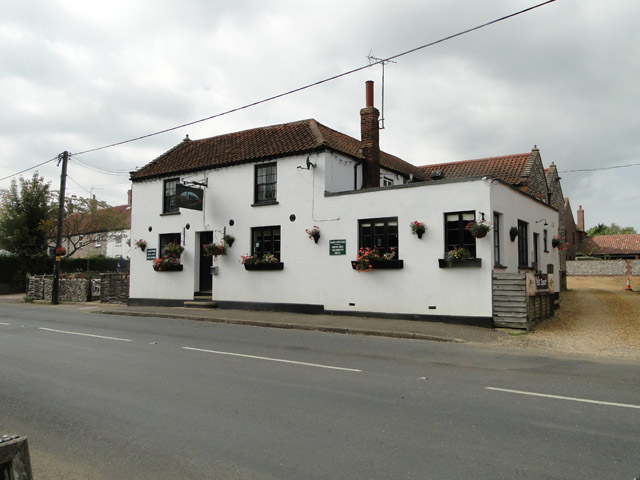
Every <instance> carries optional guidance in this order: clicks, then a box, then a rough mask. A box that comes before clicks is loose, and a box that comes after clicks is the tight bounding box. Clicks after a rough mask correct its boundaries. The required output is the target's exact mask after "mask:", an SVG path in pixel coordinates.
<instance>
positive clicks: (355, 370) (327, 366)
mask: <svg viewBox="0 0 640 480" xmlns="http://www.w3.org/2000/svg"><path fill="white" fill-rule="evenodd" d="M182 348H183V349H185V350H193V351H195V352H206V353H217V354H218V355H230V356H232V357H243V358H252V359H254V360H268V361H270V362H281V363H293V364H294V365H304V366H307V367H317V368H329V369H331V370H344V371H346V372H358V373H360V372H362V370H358V369H357V368H344V367H333V366H331V365H321V364H318V363H306V362H296V361H294V360H284V359H282V358H269V357H259V356H256V355H245V354H242V353H232V352H219V351H216V350H205V349H203V348H192V347H182Z"/></svg>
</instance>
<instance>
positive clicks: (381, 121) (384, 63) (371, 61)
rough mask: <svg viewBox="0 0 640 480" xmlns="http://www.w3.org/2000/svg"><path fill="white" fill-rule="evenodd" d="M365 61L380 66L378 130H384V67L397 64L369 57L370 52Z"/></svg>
mask: <svg viewBox="0 0 640 480" xmlns="http://www.w3.org/2000/svg"><path fill="white" fill-rule="evenodd" d="M367 60H369V65H377V64H380V65H382V108H381V114H380V122H379V128H380V130H383V129H384V66H385V65H386V64H387V63H398V62H394V61H393V60H385V59H384V58H378V57H374V56H373V55H371V50H369V55H367Z"/></svg>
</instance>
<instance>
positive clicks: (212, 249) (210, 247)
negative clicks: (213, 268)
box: [202, 242, 228, 257]
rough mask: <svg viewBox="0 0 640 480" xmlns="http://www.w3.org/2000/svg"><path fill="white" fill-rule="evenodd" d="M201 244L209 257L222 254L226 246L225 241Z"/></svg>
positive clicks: (225, 250)
mask: <svg viewBox="0 0 640 480" xmlns="http://www.w3.org/2000/svg"><path fill="white" fill-rule="evenodd" d="M202 246H203V248H204V251H205V252H206V254H207V255H208V256H210V257H217V256H218V255H224V254H225V253H226V252H227V248H228V245H227V244H226V243H225V242H222V243H207V244H204V245H202Z"/></svg>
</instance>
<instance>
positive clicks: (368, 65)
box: [0, 0, 556, 181]
mask: <svg viewBox="0 0 640 480" xmlns="http://www.w3.org/2000/svg"><path fill="white" fill-rule="evenodd" d="M555 1H556V0H547V1H545V2H542V3H539V4H537V5H534V6H532V7H529V8H525V9H524V10H520V11H517V12H514V13H511V14H509V15H505V16H504V17H500V18H497V19H495V20H492V21H490V22H487V23H483V24H481V25H478V26H476V27H473V28H469V29H467V30H463V31H461V32H458V33H455V34H453V35H449V36H447V37H443V38H441V39H439V40H436V41H434V42H430V43H426V44H424V45H420V46H419V47H415V48H412V49H410V50H407V51H404V52H402V53H398V54H396V55H393V56H391V57H387V58H382V59H377V60H376V61H373V62H372V61H370V62H368V63H367V64H366V65H362V66H360V67H357V68H354V69H352V70H348V71H346V72H343V73H340V74H337V75H333V76H331V77H328V78H325V79H323V80H318V81H317V82H313V83H309V84H307V85H304V86H302V87H298V88H294V89H293V90H289V91H287V92H284V93H280V94H278V95H273V96H271V97H267V98H264V99H262V100H258V101H256V102H252V103H248V104H246V105H243V106H241V107H237V108H232V109H231V110H227V111H225V112H221V113H217V114H214V115H210V116H208V117H205V118H201V119H199V120H194V121H192V122H187V123H183V124H181V125H177V126H174V127H170V128H165V129H164V130H158V131H157V132H153V133H148V134H146V135H141V136H139V137H134V138H130V139H128V140H123V141H120V142H115V143H111V144H109V145H104V146H102V147H97V148H91V149H89V150H83V151H81V152H76V153H73V154H72V156H74V157H77V156H78V155H83V154H85V153H91V152H97V151H99V150H105V149H107V148H112V147H117V146H119V145H124V144H127V143H132V142H137V141H139V140H144V139H146V138H150V137H155V136H157V135H161V134H163V133H168V132H172V131H174V130H178V129H180V128H184V127H188V126H191V125H196V124H198V123H202V122H206V121H208V120H213V119H214V118H219V117H222V116H225V115H229V114H231V113H235V112H239V111H241V110H246V109H247V108H251V107H255V106H257V105H261V104H263V103H267V102H270V101H273V100H276V99H278V98H282V97H286V96H287V95H292V94H294V93H297V92H301V91H303V90H307V89H309V88H312V87H316V86H318V85H322V84H323V83H327V82H331V81H333V80H337V79H338V78H341V77H345V76H347V75H351V74H353V73H356V72H359V71H362V70H365V69H367V68H371V67H372V66H374V65H378V64H383V65H384V63H385V62H390V61H392V60H394V59H396V58H400V57H402V56H405V55H409V54H410V53H414V52H417V51H419V50H422V49H425V48H428V47H432V46H434V45H438V44H440V43H443V42H446V41H448V40H451V39H454V38H456V37H460V36H462V35H466V34H467V33H471V32H474V31H476V30H480V29H482V28H485V27H488V26H490V25H494V24H496V23H499V22H502V21H505V20H508V19H510V18H513V17H516V16H518V15H522V14H523V13H527V12H530V11H532V10H535V9H537V8H540V7H543V6H545V5H548V4H550V3H553V2H555ZM57 159H58V157H57V156H56V157H55V158H52V159H51V160H47V161H46V162H43V163H41V164H38V165H35V166H33V167H30V168H27V169H25V170H22V171H20V172H17V173H14V174H13V175H9V176H7V177H4V178H0V181H2V180H6V179H8V178H11V177H14V176H16V175H20V174H21V173H24V172H27V171H29V170H32V169H34V168H37V167H39V166H41V165H44V164H46V163H49V162H52V161H54V160H57ZM76 160H78V161H79V162H80V163H82V164H83V165H85V166H87V167H90V168H95V169H98V170H102V171H109V169H105V168H100V167H96V166H95V165H92V164H90V163H88V162H82V161H80V159H78V158H76ZM110 172H111V173H112V174H124V173H129V172H125V171H118V170H110Z"/></svg>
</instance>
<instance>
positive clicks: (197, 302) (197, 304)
mask: <svg viewBox="0 0 640 480" xmlns="http://www.w3.org/2000/svg"><path fill="white" fill-rule="evenodd" d="M184 306H185V307H187V308H217V307H218V304H217V303H216V302H214V301H212V300H211V298H210V297H209V298H208V299H207V298H203V299H194V300H186V301H185V302H184Z"/></svg>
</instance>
